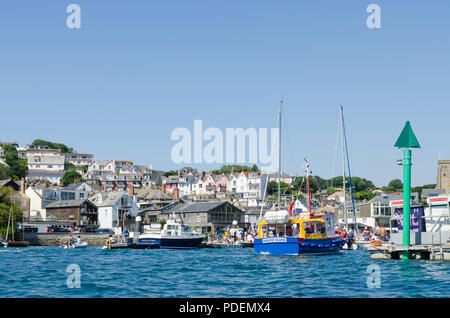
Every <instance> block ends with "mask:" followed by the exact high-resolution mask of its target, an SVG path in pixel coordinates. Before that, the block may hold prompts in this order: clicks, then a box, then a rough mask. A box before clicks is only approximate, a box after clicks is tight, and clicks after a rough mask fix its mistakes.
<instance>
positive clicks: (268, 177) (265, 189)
mask: <svg viewBox="0 0 450 318" xmlns="http://www.w3.org/2000/svg"><path fill="white" fill-rule="evenodd" d="M270 141H272V135H271V136H270ZM270 148H272V149H271V151H270V162H269V170H268V171H267V180H266V185H265V187H264V193H263V202H262V205H261V212H260V213H259V220H260V221H261V220H262V212H263V209H264V201H265V200H266V193H267V185H268V184H269V180H270V168H271V167H272V158H273V150H274V149H275V147H273V144H272V142H270Z"/></svg>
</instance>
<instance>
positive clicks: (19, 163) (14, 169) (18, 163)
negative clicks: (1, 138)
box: [2, 145, 28, 180]
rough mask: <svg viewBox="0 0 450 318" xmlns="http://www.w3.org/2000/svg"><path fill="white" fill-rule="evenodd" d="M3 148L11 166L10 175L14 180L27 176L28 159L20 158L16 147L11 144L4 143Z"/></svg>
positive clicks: (6, 159) (7, 161)
mask: <svg viewBox="0 0 450 318" xmlns="http://www.w3.org/2000/svg"><path fill="white" fill-rule="evenodd" d="M2 148H3V152H4V153H5V157H4V158H5V161H6V163H7V164H8V166H9V171H10V173H9V174H10V177H11V178H12V179H13V180H20V179H21V178H25V176H26V175H27V172H28V166H27V160H26V159H19V156H18V154H17V150H16V148H15V147H13V146H11V145H2Z"/></svg>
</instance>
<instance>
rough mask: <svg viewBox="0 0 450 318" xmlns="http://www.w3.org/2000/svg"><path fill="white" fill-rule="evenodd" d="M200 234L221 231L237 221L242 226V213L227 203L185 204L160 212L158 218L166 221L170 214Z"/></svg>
mask: <svg viewBox="0 0 450 318" xmlns="http://www.w3.org/2000/svg"><path fill="white" fill-rule="evenodd" d="M174 213H175V216H176V217H177V218H179V219H181V220H182V222H183V224H185V225H188V226H190V227H192V228H194V229H196V230H199V231H200V232H201V233H207V232H210V231H214V230H219V231H223V230H225V229H226V228H227V227H229V226H231V225H232V223H233V221H237V222H238V225H239V226H241V227H242V226H244V225H245V223H244V211H243V210H241V209H240V208H238V207H237V206H235V205H233V204H231V203H229V202H227V201H217V202H185V203H179V204H176V205H174V207H172V208H170V209H166V210H164V211H161V213H160V218H161V219H165V220H168V219H169V218H171V217H172V214H174Z"/></svg>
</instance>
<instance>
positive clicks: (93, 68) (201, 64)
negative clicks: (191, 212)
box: [0, 0, 450, 186]
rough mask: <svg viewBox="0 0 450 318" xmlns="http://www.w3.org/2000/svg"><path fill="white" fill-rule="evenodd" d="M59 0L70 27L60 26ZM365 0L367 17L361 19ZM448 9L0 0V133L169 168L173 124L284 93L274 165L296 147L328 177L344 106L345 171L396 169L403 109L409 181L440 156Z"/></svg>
mask: <svg viewBox="0 0 450 318" xmlns="http://www.w3.org/2000/svg"><path fill="white" fill-rule="evenodd" d="M71 3H76V4H78V5H79V6H80V7H81V29H68V28H67V26H66V19H67V16H68V15H69V14H68V13H66V7H67V6H68V5H69V4H71ZM371 3H376V4H379V5H380V7H381V25H382V28H381V29H369V28H368V27H367V26H366V19H367V17H368V16H369V13H366V8H367V6H368V5H369V4H371ZM449 13H450V2H448V1H446V0H441V1H433V2H432V3H430V2H427V1H401V0H398V1H375V0H373V1H361V0H353V1H342V0H341V1H338V0H333V1H331V0H330V1H299V0H293V1H288V0H285V1H273V0H272V1H267V0H266V1H261V0H258V1H256V0H245V1H237V0H227V1H216V0H207V1H206V0H204V1H201V0H191V1H181V0H178V1H174V0H172V1H138V0H135V1H123V0H121V1H101V0H96V1H82V0H72V1H62V0H61V1H53V0H51V1H50V0H49V1H19V0H3V1H1V2H0V45H1V47H0V48H1V49H0V107H1V117H2V120H1V126H0V139H1V140H2V141H17V142H19V143H20V144H21V145H24V144H27V143H31V142H32V141H33V140H34V139H36V138H40V139H46V140H51V141H54V142H63V143H65V144H67V145H69V146H72V147H74V148H75V149H76V150H77V151H78V152H87V153H93V154H94V155H95V157H96V158H97V159H120V160H133V161H135V162H136V163H138V164H148V163H151V164H152V165H153V167H154V168H155V169H175V168H180V167H181V166H182V165H176V164H174V163H173V162H172V161H171V157H170V151H171V149H172V147H173V146H174V144H175V142H174V141H171V140H170V134H171V132H172V131H173V130H174V129H175V128H177V127H186V128H188V129H190V130H192V129H193V123H194V120H196V119H201V120H203V126H204V127H205V128H207V127H217V128H219V129H221V130H223V131H225V129H226V128H237V127H243V128H249V127H254V128H260V127H261V128H264V127H267V128H270V127H275V126H276V115H277V111H278V106H279V101H280V99H281V98H283V99H284V105H285V117H284V127H285V128H284V130H283V134H284V138H283V141H282V144H283V158H282V164H283V170H285V171H287V172H289V173H292V174H296V173H300V174H301V173H302V172H301V171H300V166H301V164H302V161H303V158H304V156H305V155H306V154H307V155H308V156H309V157H310V160H311V165H312V169H313V173H314V174H318V175H320V176H322V177H327V178H328V177H330V176H333V175H338V174H340V173H341V172H340V170H341V169H340V165H341V163H340V161H339V154H338V158H337V159H335V145H336V132H337V123H338V116H339V105H340V104H343V105H344V112H345V120H346V126H347V127H346V128H347V137H348V142H349V147H350V149H349V151H350V161H351V166H352V174H353V175H357V176H362V177H365V178H368V179H370V180H372V181H374V183H375V184H376V185H377V186H383V185H386V184H387V183H388V182H389V181H390V180H391V179H394V178H401V177H402V168H401V167H399V166H397V165H396V163H395V161H396V159H400V158H401V151H399V150H397V149H395V148H394V147H393V145H394V143H395V141H396V139H397V137H398V136H399V134H400V132H401V130H402V128H403V126H404V123H405V121H406V120H409V121H411V124H412V127H413V129H414V131H415V133H416V135H417V138H418V140H419V142H420V143H421V145H422V149H419V150H414V151H413V164H414V165H413V176H412V183H413V185H421V184H427V183H435V182H436V172H437V160H438V157H439V154H440V156H441V158H442V159H449V158H450V138H449V137H450V129H449V128H450V125H449V123H448V121H449V118H450V116H449V115H450V105H449V100H450V98H449V97H450V90H449V89H448V87H449V82H450V81H449V74H450V62H449V56H450V19H449V18H448V17H449ZM334 162H335V167H336V168H335V169H334V171H333V163H334ZM192 166H195V167H198V168H203V169H213V168H216V167H218V166H220V165H217V164H216V165H207V164H200V165H192Z"/></svg>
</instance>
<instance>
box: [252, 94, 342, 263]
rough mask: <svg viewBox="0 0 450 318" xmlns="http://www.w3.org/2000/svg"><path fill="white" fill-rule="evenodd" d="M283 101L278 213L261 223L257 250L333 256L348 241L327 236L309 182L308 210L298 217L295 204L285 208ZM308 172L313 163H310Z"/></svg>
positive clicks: (282, 253) (324, 222) (271, 252)
mask: <svg viewBox="0 0 450 318" xmlns="http://www.w3.org/2000/svg"><path fill="white" fill-rule="evenodd" d="M282 106H283V102H282V101H281V104H280V110H279V112H278V130H279V145H278V154H279V156H278V160H279V166H278V204H277V206H276V208H275V209H274V210H270V211H268V212H267V213H266V214H265V215H264V219H263V220H262V221H261V222H259V224H258V238H256V239H255V241H254V243H253V247H254V249H255V252H256V253H257V254H267V255H300V254H329V253H337V252H339V251H340V248H341V246H342V245H343V244H344V241H343V239H342V237H341V236H337V235H334V234H333V235H329V234H328V233H327V228H326V221H325V219H324V218H323V216H322V215H316V214H315V213H314V212H312V211H311V203H310V202H311V200H310V192H309V172H308V173H307V183H308V198H309V204H308V210H309V211H307V212H301V213H298V214H296V213H295V209H293V208H294V202H295V201H294V202H292V203H291V205H290V208H289V209H285V208H284V209H282V208H281V191H280V179H281V176H280V173H281V112H282ZM306 166H307V171H309V164H308V162H306Z"/></svg>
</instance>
